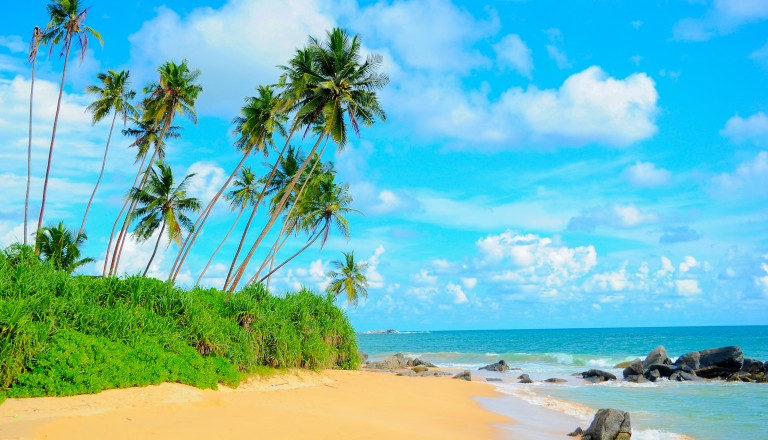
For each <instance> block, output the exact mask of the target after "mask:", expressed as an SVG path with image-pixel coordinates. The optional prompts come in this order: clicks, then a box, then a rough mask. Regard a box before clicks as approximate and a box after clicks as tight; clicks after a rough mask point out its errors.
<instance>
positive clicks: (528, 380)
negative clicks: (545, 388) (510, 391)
mask: <svg viewBox="0 0 768 440" xmlns="http://www.w3.org/2000/svg"><path fill="white" fill-rule="evenodd" d="M518 379H520V381H518V382H517V383H533V381H532V380H531V378H530V377H528V375H527V374H523V375H521V376H520V377H518Z"/></svg>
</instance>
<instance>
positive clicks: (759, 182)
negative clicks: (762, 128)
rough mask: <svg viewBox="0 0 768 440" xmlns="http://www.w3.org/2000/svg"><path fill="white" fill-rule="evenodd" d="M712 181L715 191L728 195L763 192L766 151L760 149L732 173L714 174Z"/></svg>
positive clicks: (766, 173) (766, 179) (767, 183)
mask: <svg viewBox="0 0 768 440" xmlns="http://www.w3.org/2000/svg"><path fill="white" fill-rule="evenodd" d="M712 183H713V186H714V189H715V190H716V191H717V192H720V193H723V194H724V195H726V196H729V197H733V196H759V195H761V194H765V192H766V189H767V188H768V151H760V152H759V153H757V155H756V156H755V157H754V158H753V159H751V160H748V161H745V162H742V163H741V164H739V166H738V167H737V168H736V170H735V171H734V172H733V173H722V174H719V175H717V176H715V177H714V178H713V179H712ZM745 189H748V191H745Z"/></svg>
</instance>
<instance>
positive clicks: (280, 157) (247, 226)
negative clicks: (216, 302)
mask: <svg viewBox="0 0 768 440" xmlns="http://www.w3.org/2000/svg"><path fill="white" fill-rule="evenodd" d="M295 131H296V128H295V127H294V128H293V129H292V130H291V133H290V134H289V135H288V139H287V140H286V141H285V145H283V149H282V150H281V151H280V155H278V156H277V161H275V166H273V167H272V171H271V172H270V173H269V176H268V177H267V181H266V182H265V183H264V187H263V188H262V190H261V194H259V197H258V199H256V203H254V205H253V212H251V216H250V217H248V223H246V224H245V230H244V231H243V235H242V237H240V243H239V244H238V245H237V251H235V256H234V258H232V264H230V265H229V271H228V272H227V278H226V280H225V281H224V289H226V288H227V286H228V285H229V282H230V280H231V277H232V271H233V270H234V269H235V264H236V263H237V257H239V256H240V251H241V250H242V249H243V244H245V238H246V237H247V236H248V230H249V229H250V227H251V222H253V218H254V217H255V216H256V211H257V210H258V209H259V205H260V204H261V201H262V200H263V199H264V194H265V193H266V189H267V187H269V185H270V184H271V183H272V179H273V178H274V177H275V172H276V171H277V167H278V166H280V161H281V160H283V155H284V154H285V150H286V149H288V143H289V142H290V141H291V138H292V137H293V133H294V132H295Z"/></svg>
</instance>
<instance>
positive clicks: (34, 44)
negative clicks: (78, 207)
mask: <svg viewBox="0 0 768 440" xmlns="http://www.w3.org/2000/svg"><path fill="white" fill-rule="evenodd" d="M42 38H43V31H42V30H41V29H40V26H35V28H34V29H33V30H32V40H31V41H30V42H29V57H28V58H27V61H29V62H30V63H32V84H31V85H30V86H29V143H28V144H27V195H26V197H25V198H24V244H27V223H28V220H27V219H28V218H29V185H30V183H31V182H32V101H33V98H34V96H35V66H36V65H37V50H38V49H39V48H40V43H41V41H42Z"/></svg>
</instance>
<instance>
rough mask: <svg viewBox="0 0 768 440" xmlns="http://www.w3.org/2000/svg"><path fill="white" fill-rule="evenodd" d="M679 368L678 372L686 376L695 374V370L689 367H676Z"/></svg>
mask: <svg viewBox="0 0 768 440" xmlns="http://www.w3.org/2000/svg"><path fill="white" fill-rule="evenodd" d="M678 367H680V371H685V372H686V373H688V374H696V370H694V369H693V368H691V367H689V366H688V365H678Z"/></svg>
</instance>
